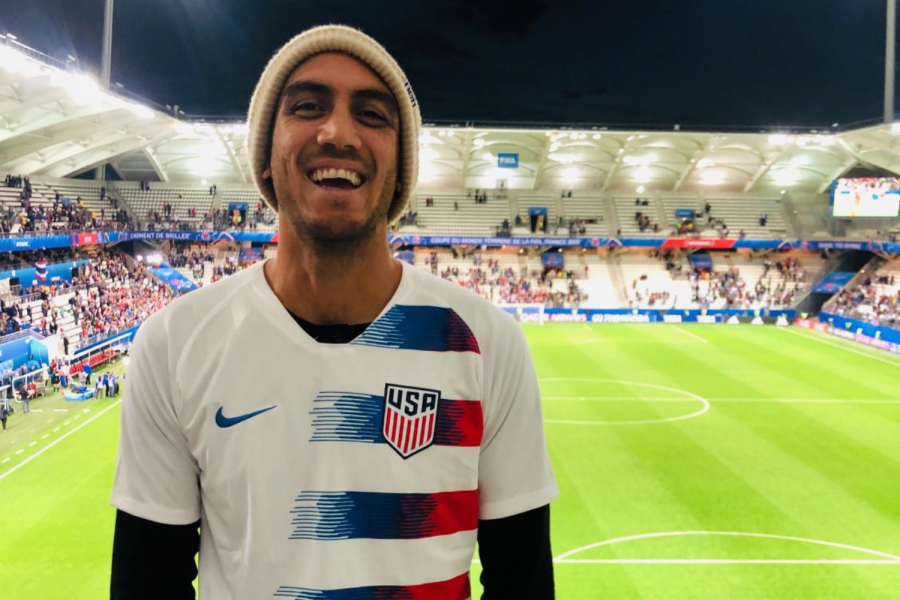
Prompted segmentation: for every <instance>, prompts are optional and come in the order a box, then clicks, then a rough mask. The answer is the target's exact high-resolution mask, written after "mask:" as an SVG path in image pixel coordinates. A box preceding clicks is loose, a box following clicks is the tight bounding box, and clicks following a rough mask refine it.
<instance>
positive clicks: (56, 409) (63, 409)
mask: <svg viewBox="0 0 900 600" xmlns="http://www.w3.org/2000/svg"><path fill="white" fill-rule="evenodd" d="M53 412H69V409H68V408H54V409H53Z"/></svg>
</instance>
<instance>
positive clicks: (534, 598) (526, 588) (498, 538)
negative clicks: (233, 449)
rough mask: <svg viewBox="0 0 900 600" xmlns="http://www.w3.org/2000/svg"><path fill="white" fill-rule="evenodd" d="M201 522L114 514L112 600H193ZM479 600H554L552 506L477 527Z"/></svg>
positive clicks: (484, 522)
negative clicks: (175, 522)
mask: <svg viewBox="0 0 900 600" xmlns="http://www.w3.org/2000/svg"><path fill="white" fill-rule="evenodd" d="M199 527H200V522H199V521H198V522H196V523H192V524H190V525H164V524H162V523H156V522H154V521H148V520H146V519H141V518H139V517H135V516H133V515H130V514H128V513H125V512H122V511H118V512H117V513H116V533H115V539H114V541H113V560H112V581H111V584H110V600H159V599H161V598H165V599H166V600H195V599H196V594H195V592H194V587H193V581H194V579H196V577H197V566H196V563H195V561H194V558H195V556H196V555H197V552H199V550H200V535H199ZM478 552H479V558H480V560H481V569H482V571H481V584H482V586H483V587H484V593H483V594H482V596H481V600H554V592H553V559H552V555H551V550H550V507H549V506H542V507H540V508H536V509H534V510H530V511H527V512H524V513H521V514H518V515H513V516H511V517H506V518H504V519H492V520H490V521H479V522H478Z"/></svg>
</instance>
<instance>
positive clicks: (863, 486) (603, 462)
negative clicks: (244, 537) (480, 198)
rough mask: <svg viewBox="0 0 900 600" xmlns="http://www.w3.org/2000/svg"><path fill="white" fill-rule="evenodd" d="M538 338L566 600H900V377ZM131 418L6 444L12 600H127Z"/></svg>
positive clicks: (732, 339) (43, 404) (678, 331)
mask: <svg viewBox="0 0 900 600" xmlns="http://www.w3.org/2000/svg"><path fill="white" fill-rule="evenodd" d="M526 333H527V335H528V339H529V343H530V344H531V348H532V352H533V355H534V359H535V363H536V366H537V372H538V377H539V378H540V380H541V381H540V383H541V390H542V393H543V397H544V417H545V419H546V420H547V424H546V432H547V439H548V444H549V447H550V452H551V455H552V458H553V465H554V469H555V473H556V477H557V480H558V481H559V485H560V488H561V491H562V496H561V497H560V498H559V499H558V500H557V501H555V502H554V503H553V505H552V515H553V520H552V537H553V554H554V556H555V557H557V563H556V566H555V573H556V581H557V597H558V598H560V599H561V600H587V599H594V598H609V599H616V600H621V599H631V598H634V599H648V600H649V599H653V600H687V599H691V600H693V599H698V598H702V599H715V600H725V599H736V600H737V599H740V600H756V599H758V600H763V599H765V600H797V599H815V600H829V599H834V600H851V599H861V600H863V599H864V600H876V599H889V598H900V591H898V590H900V360H898V359H897V358H894V357H892V356H890V355H888V354H885V353H881V352H877V351H874V350H870V349H868V348H865V347H861V346H858V345H855V344H852V343H850V342H845V341H843V340H839V339H836V338H832V337H826V336H823V335H820V334H815V333H810V332H804V331H798V330H794V329H791V330H790V331H787V330H778V329H775V328H774V327H770V326H767V327H753V326H749V325H741V326H724V325H585V324H559V325H545V326H543V327H539V326H526ZM114 368H119V369H120V368H121V367H114ZM116 402H117V401H116V400H115V399H109V400H106V399H104V400H97V401H90V402H87V403H84V404H83V405H80V404H79V405H74V404H75V403H66V402H64V401H62V400H61V399H60V398H52V397H51V398H45V399H41V400H39V401H37V402H35V403H34V404H33V406H34V408H36V409H40V411H41V412H33V413H31V414H30V415H22V414H21V413H16V414H15V415H14V416H13V417H12V418H11V419H10V429H9V431H7V432H5V433H0V507H2V513H0V514H2V518H0V523H2V525H0V565H2V567H0V572H2V580H0V598H2V599H3V600H35V599H38V598H40V599H41V600H56V599H59V600H63V599H65V600H71V599H77V600H94V599H101V598H106V597H108V582H109V565H110V553H111V548H112V530H113V517H114V511H113V509H112V508H111V507H109V505H108V497H109V490H110V485H111V483H112V477H113V470H114V467H115V451H116V443H117V438H118V428H119V422H118V416H119V406H118V404H117V403H116ZM66 409H68V412H64V411H66ZM478 572H479V565H478V564H477V563H476V564H475V565H473V579H472V580H473V588H474V590H475V592H474V594H473V597H474V598H478V597H479V596H480V586H479V585H478V583H477V575H478ZM213 600H214V599H213Z"/></svg>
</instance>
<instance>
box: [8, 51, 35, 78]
mask: <svg viewBox="0 0 900 600" xmlns="http://www.w3.org/2000/svg"><path fill="white" fill-rule="evenodd" d="M0 67H2V68H3V69H5V70H7V71H11V72H13V73H16V74H18V75H25V76H27V77H34V76H37V75H38V74H39V73H40V72H41V67H40V65H38V64H37V63H35V62H34V61H32V60H31V59H29V58H27V57H26V56H25V55H24V54H22V53H21V52H17V51H15V50H13V49H12V48H7V47H5V46H0Z"/></svg>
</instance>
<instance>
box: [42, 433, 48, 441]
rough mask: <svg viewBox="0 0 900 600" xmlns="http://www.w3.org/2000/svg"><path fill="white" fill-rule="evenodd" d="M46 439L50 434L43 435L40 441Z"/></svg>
mask: <svg viewBox="0 0 900 600" xmlns="http://www.w3.org/2000/svg"><path fill="white" fill-rule="evenodd" d="M48 437H50V434H49V433H45V434H44V435H42V436H41V439H42V440H46V439H47V438H48Z"/></svg>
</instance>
